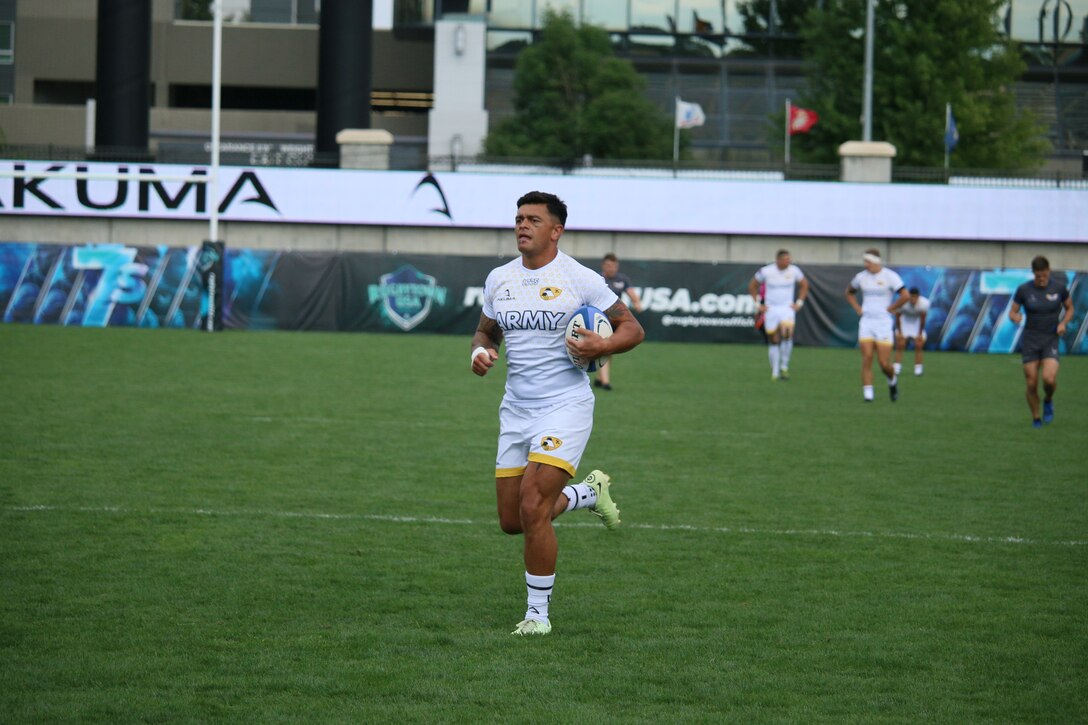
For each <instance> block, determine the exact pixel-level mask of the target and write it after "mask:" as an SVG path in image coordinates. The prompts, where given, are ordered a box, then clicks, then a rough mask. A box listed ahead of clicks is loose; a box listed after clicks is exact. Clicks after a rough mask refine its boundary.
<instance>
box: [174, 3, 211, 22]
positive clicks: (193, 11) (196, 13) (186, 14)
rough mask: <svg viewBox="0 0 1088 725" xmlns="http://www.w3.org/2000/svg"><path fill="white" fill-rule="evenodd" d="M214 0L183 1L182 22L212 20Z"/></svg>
mask: <svg viewBox="0 0 1088 725" xmlns="http://www.w3.org/2000/svg"><path fill="white" fill-rule="evenodd" d="M211 4H212V0H181V13H180V17H181V19H182V20H212V9H211Z"/></svg>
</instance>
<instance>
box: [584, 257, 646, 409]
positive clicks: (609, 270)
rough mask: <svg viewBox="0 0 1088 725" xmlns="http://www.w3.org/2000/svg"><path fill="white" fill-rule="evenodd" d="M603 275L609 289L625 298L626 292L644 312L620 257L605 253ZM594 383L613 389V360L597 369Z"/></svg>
mask: <svg viewBox="0 0 1088 725" xmlns="http://www.w3.org/2000/svg"><path fill="white" fill-rule="evenodd" d="M601 276H602V277H604V281H605V283H606V284H607V285H608V287H609V289H611V290H612V291H613V292H615V293H616V296H618V297H619V298H620V299H623V294H624V293H625V292H626V293H627V296H628V297H630V298H631V309H632V310H634V311H635V312H642V300H640V299H639V298H638V292H637V291H635V288H634V287H632V286H631V278H630V277H628V276H627V275H626V274H624V273H623V272H621V271H620V260H619V257H617V256H616V255H615V254H613V253H612V252H609V253H608V254H606V255H604V259H603V260H601ZM593 385H594V387H597V388H601V389H603V390H611V389H612V361H611V360H609V361H608V362H606V363H605V364H604V365H602V366H601V367H600V369H599V370H598V371H597V379H596V380H594V381H593Z"/></svg>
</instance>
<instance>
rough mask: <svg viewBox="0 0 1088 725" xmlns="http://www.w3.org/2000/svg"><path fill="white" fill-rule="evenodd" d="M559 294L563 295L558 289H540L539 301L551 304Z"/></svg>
mask: <svg viewBox="0 0 1088 725" xmlns="http://www.w3.org/2000/svg"><path fill="white" fill-rule="evenodd" d="M561 294H563V290H561V289H559V288H558V287H541V288H540V299H542V300H544V301H545V302H551V301H552V300H554V299H555V298H556V297H558V296H559V295H561Z"/></svg>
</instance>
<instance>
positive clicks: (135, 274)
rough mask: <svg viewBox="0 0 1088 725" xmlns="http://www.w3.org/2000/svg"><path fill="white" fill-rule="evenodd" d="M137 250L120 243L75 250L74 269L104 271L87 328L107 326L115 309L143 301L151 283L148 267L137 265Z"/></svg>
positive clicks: (93, 295)
mask: <svg viewBox="0 0 1088 725" xmlns="http://www.w3.org/2000/svg"><path fill="white" fill-rule="evenodd" d="M134 259H136V249H135V248H134V247H125V246H122V245H120V244H97V245H91V246H86V247H75V248H74V249H72V266H73V267H74V268H75V269H79V270H101V271H102V274H101V276H100V277H99V278H98V284H97V285H95V288H94V292H92V293H91V299H90V302H89V303H88V305H87V312H86V314H85V315H84V316H83V325H84V326H85V327H106V326H107V325H109V323H110V317H111V315H112V314H113V309H114V307H115V306H116V305H117V304H118V303H120V304H123V305H131V304H135V303H137V302H139V301H140V300H141V299H143V295H144V291H145V290H146V289H147V284H146V283H145V282H144V279H143V278H144V276H145V275H146V274H147V265H146V264H137V263H134V262H133V260H134Z"/></svg>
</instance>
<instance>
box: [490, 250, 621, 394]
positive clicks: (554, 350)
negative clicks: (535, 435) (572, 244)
mask: <svg viewBox="0 0 1088 725" xmlns="http://www.w3.org/2000/svg"><path fill="white" fill-rule="evenodd" d="M618 299H619V298H618V297H616V293H615V292H613V291H612V290H610V289H609V288H608V285H607V284H605V281H604V277H602V276H601V275H600V273H599V272H596V271H594V270H592V269H589V268H588V267H585V266H583V265H581V264H579V263H578V262H577V261H576V260H575V259H574V258H573V257H571V256H569V255H567V254H564V253H563V252H562V251H560V252H559V254H558V255H557V256H556V258H555V259H553V260H552V261H551V262H549V263H548V264H547V265H545V266H543V267H541V268H540V269H526V268H525V267H524V265H522V263H521V257H517V258H516V259H513V260H511V261H510V262H508V263H506V264H504V265H503V266H501V267H497V268H495V269H494V270H492V271H491V274H489V275H487V281H486V282H484V305H483V313H484V315H486V316H487V317H490V318H491V319H493V320H495V321H496V322H497V323H498V325H499V327H500V328H502V331H503V337H504V339H505V341H506V368H507V370H506V400H508V401H510V402H511V403H514V404H516V405H523V406H526V407H537V406H544V405H551V404H552V403H555V402H559V401H561V400H563V399H570V395H571V393H579V394H581V393H589V376H588V375H587V374H586V373H585V371H584V370H580V369H579V368H576V367H574V365H572V364H571V361H570V358H568V357H567V343H566V326H567V321H568V320H570V317H571V314H572V313H573V312H574V311H575V310H576V309H578V308H579V307H581V306H582V305H593V306H594V307H596V308H598V309H600V310H607V309H608V308H609V307H611V306H612V305H614V304H616V301H617V300H618Z"/></svg>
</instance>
